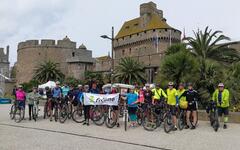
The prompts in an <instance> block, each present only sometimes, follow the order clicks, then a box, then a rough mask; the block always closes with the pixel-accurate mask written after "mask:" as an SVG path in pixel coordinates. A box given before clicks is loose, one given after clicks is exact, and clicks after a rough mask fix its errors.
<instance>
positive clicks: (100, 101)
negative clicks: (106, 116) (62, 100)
mask: <svg viewBox="0 0 240 150" xmlns="http://www.w3.org/2000/svg"><path fill="white" fill-rule="evenodd" d="M118 100H119V93H117V94H92V93H84V102H83V103H84V105H111V106H117V105H118Z"/></svg>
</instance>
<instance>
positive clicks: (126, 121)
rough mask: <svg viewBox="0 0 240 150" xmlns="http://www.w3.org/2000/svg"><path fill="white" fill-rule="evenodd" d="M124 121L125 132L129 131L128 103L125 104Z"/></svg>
mask: <svg viewBox="0 0 240 150" xmlns="http://www.w3.org/2000/svg"><path fill="white" fill-rule="evenodd" d="M123 121H124V130H125V131H127V128H128V121H129V115H128V108H127V104H126V102H125V103H124V109H123Z"/></svg>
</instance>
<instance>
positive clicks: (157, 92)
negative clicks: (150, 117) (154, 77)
mask: <svg viewBox="0 0 240 150" xmlns="http://www.w3.org/2000/svg"><path fill="white" fill-rule="evenodd" d="M152 94H153V97H152V104H155V103H156V102H160V99H161V98H162V97H164V98H167V95H166V93H165V92H164V91H163V89H161V88H160V84H156V87H155V88H154V89H152Z"/></svg>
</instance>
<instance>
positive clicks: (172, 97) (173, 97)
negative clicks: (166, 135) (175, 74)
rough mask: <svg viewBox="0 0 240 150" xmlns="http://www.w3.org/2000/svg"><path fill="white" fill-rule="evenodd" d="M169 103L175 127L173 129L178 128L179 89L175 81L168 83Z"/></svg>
mask: <svg viewBox="0 0 240 150" xmlns="http://www.w3.org/2000/svg"><path fill="white" fill-rule="evenodd" d="M167 104H168V105H169V106H170V110H171V113H172V116H173V124H174V129H173V131H176V130H177V117H176V115H177V108H176V106H177V105H178V95H177V90H176V89H175V88H174V84H173V82H169V83H168V89H167Z"/></svg>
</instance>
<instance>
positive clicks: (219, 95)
mask: <svg viewBox="0 0 240 150" xmlns="http://www.w3.org/2000/svg"><path fill="white" fill-rule="evenodd" d="M212 100H213V101H214V102H215V103H216V104H217V108H218V116H219V120H220V118H221V117H222V114H224V125H223V128H224V129H226V128H227V122H228V114H229V111H228V107H229V91H228V90H227V89H225V88H224V84H223V83H219V84H218V89H216V90H215V92H214V93H213V96H212Z"/></svg>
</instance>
